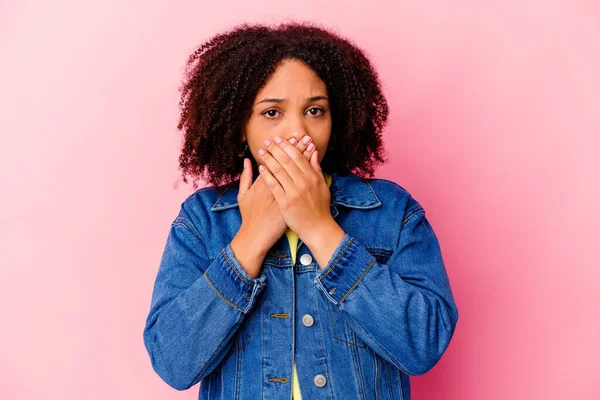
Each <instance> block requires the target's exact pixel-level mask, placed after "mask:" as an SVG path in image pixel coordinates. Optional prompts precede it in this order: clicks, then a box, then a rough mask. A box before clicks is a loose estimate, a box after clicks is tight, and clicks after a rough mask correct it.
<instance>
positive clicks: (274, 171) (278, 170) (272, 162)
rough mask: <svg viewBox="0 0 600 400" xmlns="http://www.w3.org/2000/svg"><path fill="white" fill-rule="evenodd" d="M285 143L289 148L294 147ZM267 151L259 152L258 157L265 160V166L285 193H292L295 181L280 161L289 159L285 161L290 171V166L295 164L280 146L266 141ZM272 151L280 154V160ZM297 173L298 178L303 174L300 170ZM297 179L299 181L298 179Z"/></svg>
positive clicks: (260, 150) (261, 150)
mask: <svg viewBox="0 0 600 400" xmlns="http://www.w3.org/2000/svg"><path fill="white" fill-rule="evenodd" d="M284 142H286V143H287V145H288V146H290V147H293V146H292V145H291V144H290V143H289V142H287V141H286V140H284ZM265 149H266V151H265ZM265 149H259V150H258V155H259V157H261V159H262V160H263V164H264V165H265V166H266V167H267V169H268V170H269V172H270V173H271V175H273V176H274V177H275V178H276V179H277V180H278V181H279V184H280V185H281V187H282V188H283V190H284V192H286V193H288V192H292V191H293V190H294V181H293V179H292V177H291V176H290V175H289V173H288V171H287V169H286V168H285V167H284V166H283V165H282V164H281V162H280V159H281V158H284V157H287V158H288V160H287V161H284V162H287V163H288V169H291V168H290V165H289V164H290V163H292V164H293V163H294V161H293V160H292V159H290V158H289V156H287V154H285V152H284V151H283V150H281V148H279V146H277V144H276V143H275V142H273V141H271V140H268V139H267V140H265ZM272 151H275V153H276V154H278V156H277V157H278V158H275V156H274V155H273V154H272V153H271V152H272ZM261 153H262V154H261ZM297 168H298V167H296V169H297ZM295 172H296V174H295V175H296V176H298V175H299V174H300V173H301V172H300V170H297V171H295ZM296 179H298V177H297V178H296Z"/></svg>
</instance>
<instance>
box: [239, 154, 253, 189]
mask: <svg viewBox="0 0 600 400" xmlns="http://www.w3.org/2000/svg"><path fill="white" fill-rule="evenodd" d="M251 186H252V168H250V160H249V159H247V158H244V169H243V170H242V176H241V177H240V188H239V191H238V196H239V197H243V196H244V195H245V194H246V192H247V191H248V190H250V187H251Z"/></svg>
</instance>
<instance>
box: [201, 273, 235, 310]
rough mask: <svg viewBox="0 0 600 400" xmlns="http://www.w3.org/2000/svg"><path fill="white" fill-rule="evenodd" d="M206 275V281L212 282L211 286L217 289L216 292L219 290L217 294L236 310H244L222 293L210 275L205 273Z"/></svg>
mask: <svg viewBox="0 0 600 400" xmlns="http://www.w3.org/2000/svg"><path fill="white" fill-rule="evenodd" d="M204 277H205V278H206V281H207V282H208V283H209V284H210V286H212V288H213V289H214V290H215V292H217V294H218V295H219V296H221V297H222V298H223V300H225V301H226V302H227V303H229V304H230V305H231V306H232V307H234V308H235V309H236V310H240V311H242V312H243V310H242V309H241V308H240V307H238V306H236V305H235V304H233V303H232V302H231V301H229V299H228V298H227V297H225V296H224V295H223V294H221V292H219V291H218V290H217V288H216V287H215V285H213V283H212V282H211V281H210V279H208V275H206V274H204Z"/></svg>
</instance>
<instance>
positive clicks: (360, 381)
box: [350, 347, 367, 400]
mask: <svg viewBox="0 0 600 400" xmlns="http://www.w3.org/2000/svg"><path fill="white" fill-rule="evenodd" d="M350 354H351V355H352V364H353V365H354V371H355V373H356V375H354V378H355V379H356V384H357V385H358V390H359V393H360V394H361V395H362V396H361V399H363V400H366V399H367V394H366V393H365V378H364V377H363V374H362V371H361V369H360V357H359V356H358V350H357V348H356V347H352V348H351V349H350Z"/></svg>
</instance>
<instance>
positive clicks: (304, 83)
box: [257, 60, 327, 98]
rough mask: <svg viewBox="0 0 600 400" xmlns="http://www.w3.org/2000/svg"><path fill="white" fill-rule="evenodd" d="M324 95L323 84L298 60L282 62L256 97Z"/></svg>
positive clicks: (313, 72) (324, 87) (324, 88)
mask: <svg viewBox="0 0 600 400" xmlns="http://www.w3.org/2000/svg"><path fill="white" fill-rule="evenodd" d="M326 93H327V87H326V85H325V82H323V81H322V80H321V78H319V75H317V73H316V72H315V71H314V70H313V69H312V68H310V67H309V66H308V65H306V64H304V63H303V62H301V61H298V60H283V61H281V62H280V63H279V64H278V66H277V67H276V69H275V71H273V73H272V74H271V75H270V76H269V78H268V80H267V82H266V83H265V85H264V86H263V87H262V89H261V90H259V92H258V93H257V97H259V96H271V95H272V96H276V97H280V98H292V97H297V96H307V97H308V96H314V95H317V94H326Z"/></svg>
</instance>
